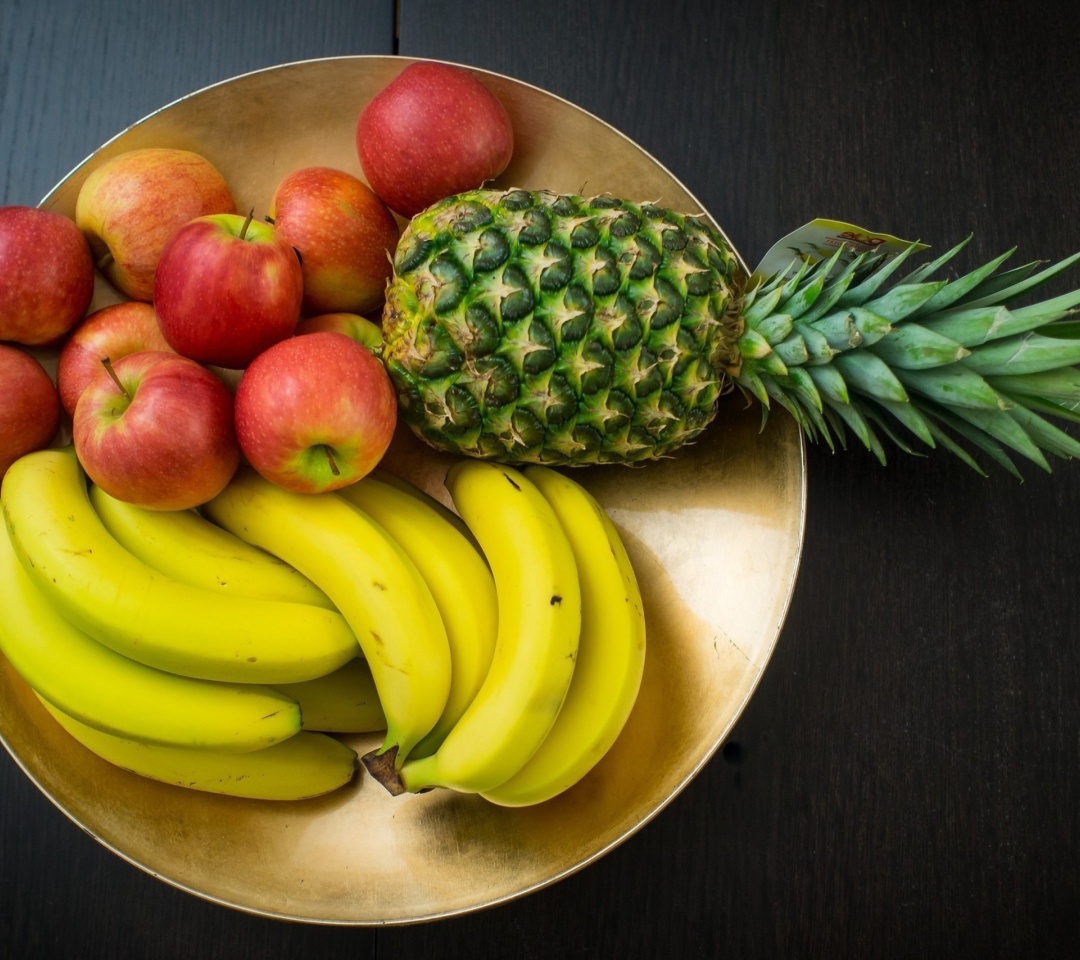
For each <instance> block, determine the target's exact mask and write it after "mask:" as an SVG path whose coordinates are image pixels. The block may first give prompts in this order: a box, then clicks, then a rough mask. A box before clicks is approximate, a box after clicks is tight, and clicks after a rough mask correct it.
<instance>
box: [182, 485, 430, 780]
mask: <svg viewBox="0 0 1080 960" xmlns="http://www.w3.org/2000/svg"><path fill="white" fill-rule="evenodd" d="M202 511H203V513H204V514H205V515H206V516H208V517H209V518H210V519H211V520H213V521H214V522H215V523H217V524H219V525H220V526H222V527H224V528H225V529H226V530H229V531H231V532H232V533H235V534H236V535H237V536H238V537H240V538H241V539H243V540H246V541H247V542H248V543H252V544H254V545H255V546H257V547H261V548H262V549H264V550H268V551H269V552H270V553H272V554H274V555H275V556H278V557H280V558H281V559H282V560H284V561H285V562H286V563H288V564H290V565H291V566H293V567H295V568H296V569H297V570H299V571H300V572H301V573H303V574H304V576H306V577H307V578H308V579H310V580H311V581H312V582H313V583H316V584H317V585H318V586H319V587H320V589H322V590H323V591H324V592H325V593H326V595H327V596H328V597H329V598H330V599H331V601H333V603H334V606H335V607H337V609H338V610H340V611H341V613H342V615H343V616H344V617H345V619H346V620H347V621H348V622H349V623H350V624H351V625H352V627H353V630H354V631H355V633H356V636H357V638H358V639H359V641H360V646H361V647H362V649H363V651H364V655H365V656H366V658H367V662H368V666H369V667H370V668H371V674H372V676H373V677H374V678H375V687H376V689H377V690H378V691H379V701H380V702H381V704H382V708H383V712H384V713H385V714H386V727H387V729H386V738H385V740H384V742H383V746H382V748H381V750H380V752H381V753H391V752H393V755H394V757H395V758H397V757H400V758H402V759H403V758H404V757H405V756H406V755H407V754H408V752H409V751H410V750H412V748H413V747H414V746H415V745H416V744H417V743H418V742H419V741H420V739H421V738H422V737H423V736H424V735H425V734H426V733H427V732H428V731H429V730H430V729H431V728H432V727H433V726H435V723H436V722H437V721H438V719H439V716H440V715H441V714H442V711H443V707H444V706H445V705H446V698H447V695H448V693H449V690H450V669H451V668H450V645H449V643H448V641H447V639H446V628H445V627H444V626H443V622H442V618H441V617H440V616H439V609H438V607H437V606H436V605H435V600H434V599H433V598H432V596H431V591H430V590H429V589H428V587H427V584H425V583H424V580H423V578H422V577H421V576H420V573H419V571H418V570H417V569H416V566H415V564H413V562H412V561H411V560H410V559H409V558H408V556H407V555H406V553H405V552H404V551H403V550H402V549H401V547H400V546H399V545H398V544H397V543H396V542H395V541H394V540H393V539H392V538H391V537H390V536H389V535H388V534H387V533H386V531H385V530H383V529H382V527H380V526H379V525H378V524H377V523H375V521H374V520H372V519H371V518H370V517H368V516H367V515H366V514H365V513H364V512H363V511H361V510H360V509H359V508H358V507H355V506H353V505H352V504H351V503H348V502H347V501H345V500H343V499H342V498H341V497H339V496H338V495H337V494H335V493H324V494H302V493H291V492H289V491H287V490H283V489H282V488H280V487H277V486H275V485H274V484H272V483H270V482H269V481H267V480H264V479H263V478H262V477H261V476H259V474H257V473H256V472H255V471H254V470H251V469H250V468H247V467H243V468H241V470H239V471H238V472H237V474H236V476H235V477H234V478H233V480H232V482H231V483H229V485H228V486H227V487H226V488H225V489H224V490H223V491H222V492H221V493H220V494H218V495H217V496H216V497H215V498H214V499H213V500H211V501H210V502H209V503H206V504H204V505H203V507H202ZM394 748H396V752H394Z"/></svg>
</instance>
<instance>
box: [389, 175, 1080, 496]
mask: <svg viewBox="0 0 1080 960" xmlns="http://www.w3.org/2000/svg"><path fill="white" fill-rule="evenodd" d="M965 242H966V241H965ZM963 246H964V244H963V243H961V244H959V245H958V246H956V247H954V248H953V249H952V250H949V251H948V252H947V253H945V254H944V255H942V256H941V257H939V258H938V259H937V260H936V261H934V262H932V263H930V264H927V265H925V266H922V267H920V268H918V269H916V270H914V271H913V272H911V273H909V274H908V275H906V276H904V277H903V278H902V279H899V280H895V279H893V278H895V276H896V271H897V270H898V268H899V267H900V266H901V264H902V263H903V262H904V261H905V260H906V259H907V256H908V254H909V253H910V252H911V250H908V251H907V252H906V253H904V254H901V255H900V256H898V257H895V258H893V259H892V260H885V259H883V258H880V257H876V258H875V257H874V256H865V255H864V256H860V257H856V258H854V259H852V260H850V261H849V262H847V263H844V262H842V260H841V252H840V251H838V253H837V255H836V256H835V257H834V258H833V259H832V260H829V261H823V262H820V263H817V264H813V265H811V264H805V263H804V264H802V265H801V267H798V269H793V270H791V271H788V272H786V273H784V274H781V275H778V276H775V277H773V278H771V279H769V280H767V281H765V282H763V283H760V284H755V285H748V284H747V281H746V278H745V277H744V276H743V275H742V274H741V271H740V269H739V266H738V262H737V260H736V258H735V256H734V254H733V252H732V251H731V250H730V248H729V247H728V245H727V244H726V242H725V241H724V239H723V238H722V237H721V236H720V235H719V234H717V233H716V231H714V230H713V229H711V228H710V226H709V225H708V223H707V222H706V221H705V219H704V218H702V217H698V216H688V215H683V214H678V213H675V212H672V211H670V210H665V209H662V208H660V207H659V206H656V205H654V204H649V203H640V204H639V203H629V202H624V201H621V200H616V199H613V198H611V197H592V198H584V197H576V196H567V195H558V194H554V193H550V192H546V191H528V190H520V189H514V190H507V191H492V190H475V191H470V192H467V193H462V194H459V195H457V196H453V197H449V198H447V199H445V200H443V201H440V202H439V203H437V204H435V205H434V206H432V207H430V208H429V209H427V210H426V211H424V212H422V213H420V214H418V215H417V216H416V217H414V218H413V219H412V221H411V222H410V223H409V225H408V226H407V228H406V229H405V230H404V232H403V233H402V236H401V241H400V243H399V245H398V248H397V251H396V253H395V256H394V274H393V277H392V279H391V282H390V284H389V285H388V287H387V298H386V306H385V309H384V313H383V337H384V346H383V351H384V353H383V359H384V361H385V363H386V367H387V370H388V371H389V373H390V376H391V378H392V380H393V381H394V384H395V387H396V389H397V391H398V396H399V399H400V409H401V411H402V416H403V418H404V419H405V420H406V422H408V423H409V424H410V426H411V427H412V428H413V430H414V431H415V432H416V433H417V434H418V435H419V436H420V437H422V438H423V439H424V440H425V441H427V442H428V443H429V444H431V445H432V446H434V447H435V448H437V449H440V450H445V451H450V452H453V453H456V454H463V455H467V456H473V457H480V458H485V459H496V460H501V461H503V462H506V463H545V464H549V465H570V466H573V465H579V464H588V463H612V462H619V463H633V462H638V461H645V460H650V459H654V458H657V457H662V456H666V455H668V454H670V453H671V452H672V451H674V450H676V449H677V448H678V447H680V446H682V445H683V444H686V443H688V442H690V441H692V440H693V439H694V438H695V437H697V436H698V435H699V434H700V433H701V432H702V431H703V430H704V429H705V428H706V426H707V425H708V424H709V422H710V421H711V420H712V419H713V418H714V417H715V415H716V412H717V408H718V406H719V404H718V401H719V399H720V397H721V396H722V395H723V394H725V393H726V392H729V391H731V390H733V389H735V388H738V389H739V390H741V391H742V392H743V393H744V394H746V395H747V396H749V397H753V398H756V400H758V401H760V403H761V405H762V410H763V414H767V412H768V411H769V410H770V409H771V408H772V406H773V405H777V406H780V407H782V408H784V409H785V410H787V411H788V412H789V413H790V414H791V415H792V416H794V417H795V419H796V420H797V421H798V423H799V424H800V426H801V428H802V429H803V431H804V432H805V434H806V435H807V437H808V438H810V439H811V440H822V441H824V442H826V443H828V444H829V445H830V446H835V445H836V444H837V443H840V444H841V445H845V444H846V440H847V437H848V434H849V432H850V434H853V435H854V436H855V437H857V439H858V440H859V441H860V442H861V443H862V444H863V445H864V446H866V447H867V448H868V449H869V450H871V451H872V452H873V453H874V454H875V455H876V456H877V457H878V459H880V460H881V461H882V462H884V461H885V446H884V444H883V442H882V438H885V439H887V440H889V441H890V442H892V443H895V444H896V445H897V446H898V447H900V448H901V449H903V450H906V451H909V452H913V444H912V440H917V441H919V442H921V443H922V444H924V445H926V446H928V447H935V446H938V445H940V446H942V447H944V448H946V449H948V450H950V451H952V452H953V453H955V454H956V455H958V456H959V457H961V458H962V459H963V460H964V461H965V462H967V463H968V464H969V465H970V466H972V467H973V468H974V469H976V470H979V471H980V472H982V468H981V466H980V465H979V464H978V462H977V461H976V460H975V458H974V457H973V456H972V455H971V453H970V452H969V451H968V449H966V448H965V446H964V442H965V441H966V443H967V444H969V445H970V446H972V447H974V448H976V449H977V450H979V451H982V453H984V454H985V455H986V456H988V457H990V458H991V459H993V460H994V461H996V462H998V463H1000V464H1001V465H1002V466H1004V467H1005V468H1006V469H1008V470H1009V471H1010V472H1013V473H1017V474H1018V470H1017V468H1016V466H1015V464H1014V462H1013V455H1016V454H1019V455H1021V456H1023V457H1026V458H1028V459H1030V460H1032V461H1033V462H1035V463H1037V464H1038V465H1039V466H1041V467H1043V468H1045V469H1049V464H1048V462H1047V459H1046V457H1045V453H1050V454H1053V455H1057V456H1062V457H1073V456H1077V455H1080V443H1078V442H1077V441H1076V440H1075V439H1073V438H1072V437H1071V436H1070V435H1069V434H1067V433H1066V432H1064V431H1063V430H1061V429H1060V428H1058V427H1056V426H1054V425H1053V424H1052V423H1051V422H1050V421H1048V420H1047V419H1046V416H1045V415H1047V414H1049V415H1052V416H1055V417H1058V418H1061V419H1064V420H1068V421H1074V422H1075V421H1077V420H1080V413H1078V412H1077V411H1078V408H1080V371H1078V370H1076V369H1075V368H1073V367H1072V366H1071V365H1072V364H1074V363H1077V362H1080V335H1078V332H1077V330H1076V326H1075V324H1073V323H1071V322H1069V321H1068V320H1067V319H1066V318H1067V317H1068V316H1069V315H1070V313H1071V311H1072V308H1073V307H1075V306H1076V305H1077V304H1080V292H1072V293H1068V294H1065V295H1062V296H1059V297H1056V298H1053V299H1050V300H1047V301H1044V302H1042V303H1038V304H1035V305H1033V306H1026V307H1021V308H1017V309H1011V310H1010V309H1008V308H1007V306H1006V304H1009V303H1012V302H1013V301H1014V300H1015V299H1016V298H1017V297H1019V296H1021V295H1023V294H1026V293H1027V292H1029V291H1030V290H1032V289H1034V288H1035V287H1036V286H1038V285H1040V284H1042V283H1044V282H1046V281H1047V280H1049V279H1051V278H1052V277H1054V276H1056V275H1057V274H1058V273H1059V272H1060V271H1061V270H1063V269H1064V268H1065V267H1067V266H1069V265H1070V264H1071V263H1072V262H1073V261H1074V260H1076V259H1077V258H1078V257H1080V254H1078V255H1077V256H1075V257H1071V258H1069V259H1068V260H1065V261H1062V262H1061V263H1058V264H1056V265H1054V266H1051V267H1048V268H1046V269H1043V270H1038V271H1037V265H1036V264H1029V265H1027V266H1023V267H1019V268H1016V269H1014V270H1009V271H1002V272H998V268H999V267H1000V266H1001V264H1002V263H1003V262H1004V260H1005V259H1006V257H1007V256H1008V254H1006V255H1004V256H1001V257H998V258H997V259H995V260H993V261H991V262H990V263H988V264H986V265H985V266H982V267H980V268H978V269H976V270H974V271H972V272H971V273H968V274H966V275H965V276H962V277H960V278H958V279H954V280H952V281H945V280H932V279H931V277H932V276H933V275H934V274H935V273H936V272H938V271H939V270H941V268H942V267H943V266H945V264H946V263H948V261H949V260H950V259H951V258H952V257H953V256H955V254H956V253H957V252H958V251H959V250H960V249H961V248H962V247H963ZM890 279H893V282H892V283H891V284H887V283H886V281H889V280H890Z"/></svg>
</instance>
